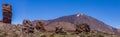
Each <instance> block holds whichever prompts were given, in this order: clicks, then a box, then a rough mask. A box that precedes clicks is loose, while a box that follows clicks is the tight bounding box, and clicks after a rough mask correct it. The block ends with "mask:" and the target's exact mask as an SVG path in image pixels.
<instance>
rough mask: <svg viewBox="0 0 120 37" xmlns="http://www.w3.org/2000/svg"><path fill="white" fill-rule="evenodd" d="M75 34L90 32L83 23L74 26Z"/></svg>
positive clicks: (87, 26)
mask: <svg viewBox="0 0 120 37" xmlns="http://www.w3.org/2000/svg"><path fill="white" fill-rule="evenodd" d="M76 32H77V33H81V32H90V27H89V25H87V24H86V23H84V24H77V25H76Z"/></svg>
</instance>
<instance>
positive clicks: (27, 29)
mask: <svg viewBox="0 0 120 37" xmlns="http://www.w3.org/2000/svg"><path fill="white" fill-rule="evenodd" d="M22 30H23V31H24V32H25V33H33V32H34V27H33V26H32V24H31V22H30V20H23V28H22Z"/></svg>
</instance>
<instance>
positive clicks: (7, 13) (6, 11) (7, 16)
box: [2, 4, 12, 24]
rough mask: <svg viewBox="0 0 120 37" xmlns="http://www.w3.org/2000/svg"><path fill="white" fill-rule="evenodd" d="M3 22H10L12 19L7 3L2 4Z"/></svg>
mask: <svg viewBox="0 0 120 37" xmlns="http://www.w3.org/2000/svg"><path fill="white" fill-rule="evenodd" d="M2 6H3V9H2V11H3V20H2V21H3V23H9V24H11V21H12V7H11V5H9V4H3V5H2Z"/></svg>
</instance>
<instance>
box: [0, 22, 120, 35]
mask: <svg viewBox="0 0 120 37" xmlns="http://www.w3.org/2000/svg"><path fill="white" fill-rule="evenodd" d="M0 37H119V36H118V35H112V34H104V33H92V32H81V33H79V34H75V33H74V32H71V33H67V34H60V33H59V34H56V33H55V32H40V31H38V30H36V29H35V30H34V33H25V32H23V31H22V26H21V25H10V24H3V23H0Z"/></svg>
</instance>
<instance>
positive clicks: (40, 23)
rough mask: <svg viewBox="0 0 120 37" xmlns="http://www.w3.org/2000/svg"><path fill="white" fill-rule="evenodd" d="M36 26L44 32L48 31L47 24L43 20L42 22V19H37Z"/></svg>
mask: <svg viewBox="0 0 120 37" xmlns="http://www.w3.org/2000/svg"><path fill="white" fill-rule="evenodd" d="M34 26H35V28H36V29H37V30H40V31H42V32H45V31H46V29H45V24H44V23H43V22H41V21H36V22H35V23H34Z"/></svg>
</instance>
